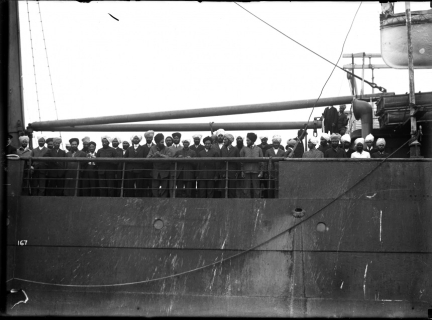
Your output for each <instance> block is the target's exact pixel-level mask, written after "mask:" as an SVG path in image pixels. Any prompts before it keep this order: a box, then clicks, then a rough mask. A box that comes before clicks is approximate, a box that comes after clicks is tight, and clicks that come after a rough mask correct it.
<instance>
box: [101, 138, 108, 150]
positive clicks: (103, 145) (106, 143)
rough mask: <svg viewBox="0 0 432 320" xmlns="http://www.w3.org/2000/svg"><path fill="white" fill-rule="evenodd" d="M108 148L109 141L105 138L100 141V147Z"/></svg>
mask: <svg viewBox="0 0 432 320" xmlns="http://www.w3.org/2000/svg"><path fill="white" fill-rule="evenodd" d="M108 146H109V141H108V140H107V139H105V138H103V139H102V147H104V148H107V147H108Z"/></svg>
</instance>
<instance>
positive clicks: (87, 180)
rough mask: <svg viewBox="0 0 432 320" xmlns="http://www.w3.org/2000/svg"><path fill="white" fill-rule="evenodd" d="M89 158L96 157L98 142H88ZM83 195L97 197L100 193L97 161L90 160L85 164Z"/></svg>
mask: <svg viewBox="0 0 432 320" xmlns="http://www.w3.org/2000/svg"><path fill="white" fill-rule="evenodd" d="M87 158H89V160H92V159H95V158H96V142H94V141H90V142H89V143H88V153H87ZM82 181H83V183H82V186H83V192H82V194H83V196H84V197H97V196H98V195H99V193H98V187H99V186H98V173H97V166H96V162H93V161H89V162H86V165H85V166H84V172H83V178H82Z"/></svg>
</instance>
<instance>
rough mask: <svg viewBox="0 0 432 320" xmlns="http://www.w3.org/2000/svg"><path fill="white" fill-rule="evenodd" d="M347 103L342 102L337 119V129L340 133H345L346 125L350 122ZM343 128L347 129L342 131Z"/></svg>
mask: <svg viewBox="0 0 432 320" xmlns="http://www.w3.org/2000/svg"><path fill="white" fill-rule="evenodd" d="M345 109H346V105H344V104H341V105H340V106H339V114H338V121H337V131H336V132H338V133H339V134H340V135H344V134H345V131H346V125H347V124H348V117H347V115H346V114H345ZM342 128H345V131H344V132H343V133H342V132H341V130H342Z"/></svg>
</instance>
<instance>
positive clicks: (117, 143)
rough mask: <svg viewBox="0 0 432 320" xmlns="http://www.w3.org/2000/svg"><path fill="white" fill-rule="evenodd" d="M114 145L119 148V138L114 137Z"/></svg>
mask: <svg viewBox="0 0 432 320" xmlns="http://www.w3.org/2000/svg"><path fill="white" fill-rule="evenodd" d="M112 145H113V147H114V148H117V147H118V145H119V142H118V140H117V139H114V140H113V141H112Z"/></svg>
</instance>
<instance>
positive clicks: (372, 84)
mask: <svg viewBox="0 0 432 320" xmlns="http://www.w3.org/2000/svg"><path fill="white" fill-rule="evenodd" d="M234 3H235V4H236V5H238V6H239V7H240V8H242V9H243V10H245V11H246V12H248V13H249V14H251V15H252V16H254V17H255V18H257V19H258V20H260V21H261V22H263V23H265V24H266V25H268V26H269V27H270V28H272V29H274V30H276V31H277V32H279V33H280V34H282V35H284V36H285V37H287V38H288V39H290V40H291V41H294V42H295V43H297V44H298V45H300V46H302V47H303V48H305V49H306V50H308V51H310V52H312V53H313V54H315V55H317V56H318V57H320V58H321V59H324V60H325V61H327V62H328V63H330V64H332V65H334V66H335V67H336V68H339V69H340V70H342V71H344V72H346V73H349V74H350V75H352V76H353V77H356V78H357V79H359V80H363V79H362V78H361V77H359V76H357V75H355V74H354V73H352V72H349V71H348V70H345V69H344V68H341V67H339V66H338V65H337V64H334V63H333V62H331V61H330V60H328V59H326V58H324V57H323V56H322V55H320V54H319V53H316V52H315V51H313V50H312V49H309V48H308V47H306V46H304V45H302V44H301V43H300V42H298V41H296V40H294V39H293V38H291V37H290V36H288V35H287V34H285V33H283V32H282V31H280V30H279V29H277V28H275V27H273V26H272V25H271V24H269V23H267V22H266V21H264V20H263V19H261V18H260V17H258V16H256V15H254V14H253V13H252V12H250V11H249V10H247V9H246V8H244V7H242V6H241V5H239V4H238V3H237V2H234ZM360 5H361V3H360ZM356 15H357V13H356ZM364 82H366V83H367V84H368V85H370V86H371V87H372V88H376V89H378V90H379V91H381V92H387V90H386V89H385V88H383V87H380V86H378V85H377V84H376V83H373V82H369V81H367V80H364Z"/></svg>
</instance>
